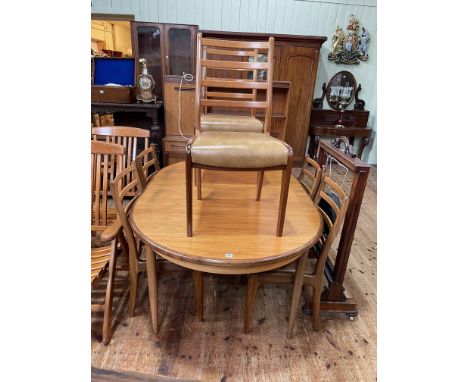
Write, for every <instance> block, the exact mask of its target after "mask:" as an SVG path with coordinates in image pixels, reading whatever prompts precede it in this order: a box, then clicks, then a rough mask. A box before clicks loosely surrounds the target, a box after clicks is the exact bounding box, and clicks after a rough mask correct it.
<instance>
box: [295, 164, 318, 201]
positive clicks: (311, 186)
mask: <svg viewBox="0 0 468 382" xmlns="http://www.w3.org/2000/svg"><path fill="white" fill-rule="evenodd" d="M311 167H312V171H314V172H313V173H312V172H311V171H310V170H311ZM322 171H323V169H322V167H321V166H320V165H319V164H318V163H317V162H316V161H314V160H313V159H312V158H311V157H309V156H307V157H306V158H305V161H304V165H303V166H302V169H301V173H300V174H299V176H298V178H297V180H298V181H299V183H300V184H301V186H302V187H303V188H304V190H305V191H306V192H307V193H308V194H309V196H310V197H311V198H312V200H313V199H315V195H316V194H317V190H318V189H319V186H320V182H321V180H322ZM304 178H305V179H304Z"/></svg>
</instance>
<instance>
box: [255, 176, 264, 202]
mask: <svg viewBox="0 0 468 382" xmlns="http://www.w3.org/2000/svg"><path fill="white" fill-rule="evenodd" d="M264 174H265V171H259V172H258V173H257V201H259V200H260V197H261V196H262V186H263V175H264Z"/></svg>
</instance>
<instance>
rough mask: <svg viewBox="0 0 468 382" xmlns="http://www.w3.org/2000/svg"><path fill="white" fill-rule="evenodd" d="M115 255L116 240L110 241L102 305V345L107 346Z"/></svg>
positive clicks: (109, 336)
mask: <svg viewBox="0 0 468 382" xmlns="http://www.w3.org/2000/svg"><path fill="white" fill-rule="evenodd" d="M116 254H117V240H113V241H112V254H111V258H110V261H109V269H108V278H107V288H106V300H105V304H104V324H103V327H102V343H103V344H104V345H107V344H108V343H109V341H110V338H111V329H112V328H111V324H112V301H113V299H114V275H115V265H116Z"/></svg>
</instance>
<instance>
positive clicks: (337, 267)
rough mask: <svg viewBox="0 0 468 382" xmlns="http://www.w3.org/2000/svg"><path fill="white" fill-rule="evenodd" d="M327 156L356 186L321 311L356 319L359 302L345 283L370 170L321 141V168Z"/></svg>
mask: <svg viewBox="0 0 468 382" xmlns="http://www.w3.org/2000/svg"><path fill="white" fill-rule="evenodd" d="M327 155H330V156H332V157H333V158H335V159H336V160H338V161H339V162H340V163H341V164H343V165H344V166H346V168H348V170H349V171H350V172H351V173H352V174H353V183H352V185H351V190H350V192H349V195H348V196H349V206H348V210H347V212H346V216H345V220H344V223H343V229H342V230H341V237H340V243H339V245H338V250H337V254H336V259H335V262H334V263H333V261H332V260H331V259H330V258H328V259H327V262H326V265H325V276H326V278H327V283H328V285H327V286H326V287H325V290H324V291H323V293H322V299H321V303H320V310H321V311H331V312H344V313H347V314H348V316H350V317H353V316H355V315H357V314H358V311H357V306H356V302H355V300H354V299H353V298H351V297H347V296H346V294H345V288H344V287H343V281H344V278H345V274H346V269H347V266H348V259H349V255H350V253H351V247H352V244H353V240H354V231H355V230H356V225H357V221H358V218H359V212H360V210H361V204H362V198H363V196H364V191H365V190H366V184H367V177H368V175H369V169H370V167H371V166H370V165H368V164H367V163H365V162H363V161H362V160H360V159H359V158H352V157H351V156H349V155H347V154H345V153H343V152H342V151H341V150H340V149H339V148H336V147H335V146H334V145H332V144H331V143H330V142H327V141H324V140H320V145H319V150H318V158H317V161H318V163H319V164H320V165H322V166H323V165H325V164H326V162H327ZM309 308H310V304H306V306H305V310H306V311H307V310H309Z"/></svg>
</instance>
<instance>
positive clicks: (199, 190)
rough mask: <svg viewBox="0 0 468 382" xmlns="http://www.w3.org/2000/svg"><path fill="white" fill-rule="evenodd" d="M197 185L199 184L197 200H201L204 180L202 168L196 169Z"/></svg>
mask: <svg viewBox="0 0 468 382" xmlns="http://www.w3.org/2000/svg"><path fill="white" fill-rule="evenodd" d="M195 183H196V184H197V199H198V200H201V198H202V195H201V193H202V179H201V168H196V169H195Z"/></svg>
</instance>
